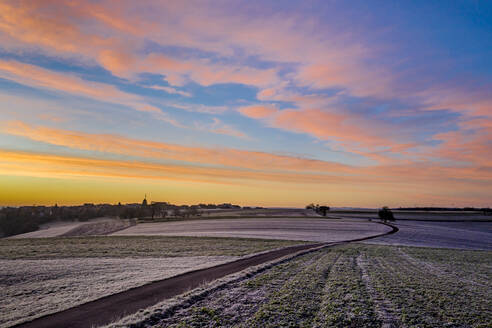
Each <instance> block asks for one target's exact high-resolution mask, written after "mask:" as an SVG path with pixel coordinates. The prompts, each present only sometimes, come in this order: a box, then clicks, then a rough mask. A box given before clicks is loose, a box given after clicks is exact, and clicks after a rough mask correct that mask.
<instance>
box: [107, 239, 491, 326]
mask: <svg viewBox="0 0 492 328" xmlns="http://www.w3.org/2000/svg"><path fill="white" fill-rule="evenodd" d="M491 278H492V252H486V251H462V250H448V249H431V248H412V247H392V246H376V245H362V244H354V245H347V246H340V247H334V248H329V249H325V250H321V251H317V252H314V253H310V254H307V255H303V256H300V257H297V258H295V259H293V260H290V261H288V262H284V263H281V264H279V265H276V266H274V267H272V268H270V269H268V270H265V271H259V272H257V273H256V274H250V275H245V276H244V277H243V279H236V280H233V281H231V282H230V283H226V284H225V285H223V286H221V287H220V288H216V289H212V290H211V291H210V292H208V293H202V295H201V296H200V297H196V296H195V297H191V298H189V299H184V300H182V301H181V303H179V304H178V305H176V304H174V305H173V306H172V307H168V308H166V305H165V304H164V303H163V307H162V308H160V309H159V308H153V309H152V310H150V311H147V312H143V314H140V316H133V318H131V317H130V318H126V319H123V320H122V321H120V322H119V323H115V324H114V325H113V326H117V327H118V326H126V325H127V324H128V323H130V322H133V324H135V325H134V327H262V328H264V327H436V328H438V327H439V328H441V327H490V322H492V310H491V309H492V294H491V293H490V290H491V288H492V284H491V280H492V279H491ZM145 313H147V315H146V316H145ZM132 320H133V321H132Z"/></svg>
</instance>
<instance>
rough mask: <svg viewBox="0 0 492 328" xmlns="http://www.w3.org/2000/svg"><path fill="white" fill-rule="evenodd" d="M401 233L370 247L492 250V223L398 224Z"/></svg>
mask: <svg viewBox="0 0 492 328" xmlns="http://www.w3.org/2000/svg"><path fill="white" fill-rule="evenodd" d="M394 224H395V225H396V226H397V227H398V228H399V229H400V231H398V232H397V233H395V234H392V235H388V236H383V237H379V238H376V239H371V240H368V241H366V243H370V244H380V245H402V246H424V247H438V248H459V249H477V250H492V222H423V221H398V220H397V221H396V222H395V223H394Z"/></svg>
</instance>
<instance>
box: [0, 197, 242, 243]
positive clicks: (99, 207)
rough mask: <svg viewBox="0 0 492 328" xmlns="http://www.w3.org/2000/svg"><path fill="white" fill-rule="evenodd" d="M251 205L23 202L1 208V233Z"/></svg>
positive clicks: (195, 214)
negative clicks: (101, 219)
mask: <svg viewBox="0 0 492 328" xmlns="http://www.w3.org/2000/svg"><path fill="white" fill-rule="evenodd" d="M241 208H243V209H249V208H250V207H241V206H239V205H234V204H230V203H223V204H197V205H174V204H170V203H168V202H150V203H148V202H147V197H145V198H144V200H143V201H142V202H141V203H131V204H121V203H118V204H117V205H113V204H92V203H86V204H83V205H76V206H58V205H57V204H55V205H54V206H36V205H33V206H21V207H4V208H2V209H0V237H2V236H11V235H16V234H19V233H25V232H30V231H35V230H38V229H39V226H40V225H42V224H45V223H48V222H52V221H88V220H90V219H93V218H99V217H119V218H120V219H132V218H147V219H157V218H166V217H185V218H186V217H192V216H201V215H202V214H203V213H204V212H207V213H209V212H211V211H213V210H224V209H241Z"/></svg>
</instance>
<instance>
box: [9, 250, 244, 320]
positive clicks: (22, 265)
mask: <svg viewBox="0 0 492 328" xmlns="http://www.w3.org/2000/svg"><path fill="white" fill-rule="evenodd" d="M237 258H238V257H237V256H193V257H173V258H145V259H135V258H74V259H50V260H0V267H1V268H2V269H1V270H0V308H1V309H2V311H1V314H0V326H1V327H8V326H10V325H12V324H14V323H16V322H19V321H25V320H27V319H32V318H35V317H39V316H42V315H43V314H47V313H52V312H56V311H60V310H63V309H67V308H70V307H73V306H75V305H78V304H81V303H85V302H87V301H91V300H95V299H98V298H100V297H103V296H106V295H110V294H114V293H117V292H120V291H124V290H127V289H129V288H132V287H137V286H141V285H143V284H145V283H148V282H151V281H155V280H159V279H164V278H167V277H171V276H174V275H177V274H180V273H183V272H186V271H189V270H191V269H199V268H204V267H209V266H213V265H216V264H219V263H224V262H229V261H232V260H235V259H237Z"/></svg>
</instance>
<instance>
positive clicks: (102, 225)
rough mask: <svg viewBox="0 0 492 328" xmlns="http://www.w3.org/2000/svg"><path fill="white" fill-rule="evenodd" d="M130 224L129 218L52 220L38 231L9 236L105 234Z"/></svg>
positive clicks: (36, 236) (35, 236)
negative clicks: (85, 220)
mask: <svg viewBox="0 0 492 328" xmlns="http://www.w3.org/2000/svg"><path fill="white" fill-rule="evenodd" d="M129 225H130V224H129V222H128V220H119V219H113V218H106V217H102V218H97V219H93V220H90V221H87V222H79V221H76V222H50V223H47V224H45V225H43V226H41V228H40V229H39V230H37V231H32V232H27V233H23V234H19V235H15V236H12V237H9V239H19V238H49V237H61V236H88V235H105V234H107V233H108V232H113V231H115V230H118V229H123V228H125V227H128V226H129Z"/></svg>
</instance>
